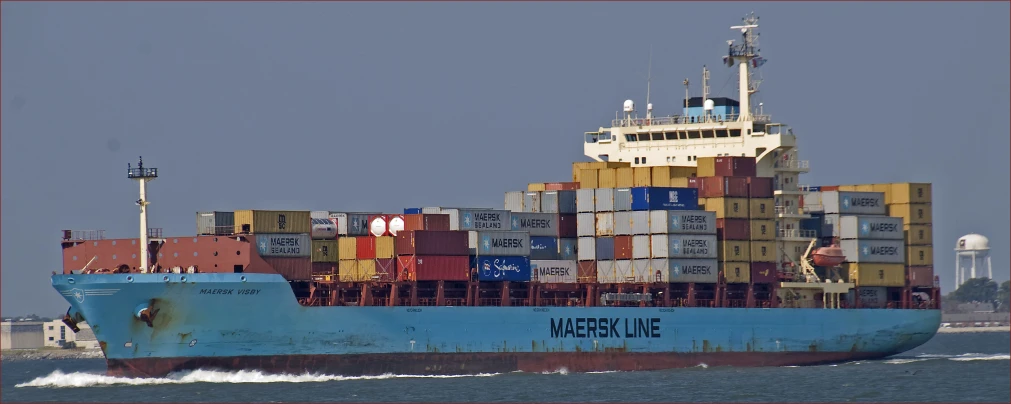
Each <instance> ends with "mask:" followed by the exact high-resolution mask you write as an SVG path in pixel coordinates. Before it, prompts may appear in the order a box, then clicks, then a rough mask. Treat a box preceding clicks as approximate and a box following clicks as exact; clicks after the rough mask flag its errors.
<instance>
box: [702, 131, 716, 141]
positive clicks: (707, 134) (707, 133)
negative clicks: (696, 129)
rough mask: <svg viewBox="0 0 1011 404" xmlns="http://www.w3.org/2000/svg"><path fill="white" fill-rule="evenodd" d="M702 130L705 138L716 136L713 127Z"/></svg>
mask: <svg viewBox="0 0 1011 404" xmlns="http://www.w3.org/2000/svg"><path fill="white" fill-rule="evenodd" d="M701 132H702V138H703V139H712V138H714V137H716V132H715V131H713V130H712V129H710V130H703V131H701Z"/></svg>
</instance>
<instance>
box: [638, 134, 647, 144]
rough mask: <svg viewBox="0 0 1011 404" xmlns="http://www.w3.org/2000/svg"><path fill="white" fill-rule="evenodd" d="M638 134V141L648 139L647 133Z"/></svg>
mask: <svg viewBox="0 0 1011 404" xmlns="http://www.w3.org/2000/svg"><path fill="white" fill-rule="evenodd" d="M638 136H639V141H640V142H646V141H649V133H640V134H639V135H638Z"/></svg>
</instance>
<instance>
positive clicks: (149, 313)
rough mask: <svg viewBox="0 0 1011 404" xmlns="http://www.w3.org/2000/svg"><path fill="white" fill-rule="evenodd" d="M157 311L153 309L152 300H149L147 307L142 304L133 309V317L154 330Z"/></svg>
mask: <svg viewBox="0 0 1011 404" xmlns="http://www.w3.org/2000/svg"><path fill="white" fill-rule="evenodd" d="M159 310H160V309H157V308H155V307H154V299H151V301H150V302H149V303H148V304H147V306H145V305H143V304H141V305H139V306H137V308H136V309H134V316H135V317H137V318H138V319H139V320H140V321H143V322H144V323H145V324H147V326H148V327H151V328H154V318H155V317H156V316H157V315H158V311H159Z"/></svg>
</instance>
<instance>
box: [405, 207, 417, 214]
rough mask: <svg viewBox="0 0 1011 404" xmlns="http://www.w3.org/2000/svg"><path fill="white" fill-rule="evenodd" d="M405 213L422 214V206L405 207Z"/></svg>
mask: <svg viewBox="0 0 1011 404" xmlns="http://www.w3.org/2000/svg"><path fill="white" fill-rule="evenodd" d="M404 214H405V215H420V214H421V208H404Z"/></svg>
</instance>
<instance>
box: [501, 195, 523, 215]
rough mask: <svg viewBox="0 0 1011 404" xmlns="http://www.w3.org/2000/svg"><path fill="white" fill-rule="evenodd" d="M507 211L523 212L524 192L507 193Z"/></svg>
mask: <svg viewBox="0 0 1011 404" xmlns="http://www.w3.org/2000/svg"><path fill="white" fill-rule="evenodd" d="M505 210H508V211H510V212H522V211H523V191H510V192H506V193H505Z"/></svg>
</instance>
